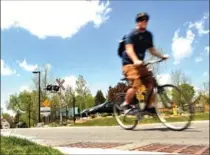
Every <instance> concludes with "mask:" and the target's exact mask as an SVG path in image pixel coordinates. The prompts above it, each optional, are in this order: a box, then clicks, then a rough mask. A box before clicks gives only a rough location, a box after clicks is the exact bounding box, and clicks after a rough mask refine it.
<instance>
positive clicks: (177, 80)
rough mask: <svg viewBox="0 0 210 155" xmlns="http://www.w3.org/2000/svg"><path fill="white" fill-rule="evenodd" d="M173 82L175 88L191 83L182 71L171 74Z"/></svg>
mask: <svg viewBox="0 0 210 155" xmlns="http://www.w3.org/2000/svg"><path fill="white" fill-rule="evenodd" d="M171 81H172V83H173V84H174V85H175V86H180V85H181V84H184V83H190V79H189V77H187V76H186V75H185V74H184V73H183V72H182V71H181V70H175V71H172V72H171Z"/></svg>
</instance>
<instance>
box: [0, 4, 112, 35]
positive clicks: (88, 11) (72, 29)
mask: <svg viewBox="0 0 210 155" xmlns="http://www.w3.org/2000/svg"><path fill="white" fill-rule="evenodd" d="M109 6H110V4H109V1H107V2H100V1H99V0H94V1H2V2H1V28H2V29H3V30H4V29H8V28H11V27H21V28H24V29H26V30H28V31H29V32H30V33H32V34H33V35H36V36H37V37H39V38H41V39H44V38H46V37H48V36H58V37H62V38H67V37H72V36H73V35H75V34H76V33H77V32H78V31H79V30H80V29H81V28H82V27H84V26H85V25H87V24H88V23H93V24H94V26H95V28H98V27H99V26H100V25H101V24H103V23H105V21H106V20H107V19H109V16H108V13H109V12H110V11H111V8H110V7H109ZM11 10H12V11H11ZM26 15H27V16H26Z"/></svg>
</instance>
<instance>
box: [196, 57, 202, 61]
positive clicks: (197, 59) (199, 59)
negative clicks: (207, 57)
mask: <svg viewBox="0 0 210 155" xmlns="http://www.w3.org/2000/svg"><path fill="white" fill-rule="evenodd" d="M195 61H196V62H201V61H203V58H202V57H197V58H196V59H195Z"/></svg>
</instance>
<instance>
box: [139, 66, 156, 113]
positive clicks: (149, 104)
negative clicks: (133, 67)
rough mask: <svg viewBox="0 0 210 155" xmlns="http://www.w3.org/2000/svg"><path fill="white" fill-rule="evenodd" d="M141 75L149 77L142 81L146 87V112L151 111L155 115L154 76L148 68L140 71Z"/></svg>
mask: <svg viewBox="0 0 210 155" xmlns="http://www.w3.org/2000/svg"><path fill="white" fill-rule="evenodd" d="M140 72H141V73H140V74H141V75H143V76H147V75H150V76H147V77H146V78H144V79H143V80H142V83H143V84H144V85H145V87H146V108H145V109H146V110H149V111H150V112H152V113H155V109H154V105H153V104H154V103H155V95H154V93H153V86H154V78H153V76H152V72H151V71H149V70H148V69H147V68H146V67H145V68H144V67H143V68H141V69H140Z"/></svg>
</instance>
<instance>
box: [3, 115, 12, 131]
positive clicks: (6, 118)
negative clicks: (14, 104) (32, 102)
mask: <svg viewBox="0 0 210 155" xmlns="http://www.w3.org/2000/svg"><path fill="white" fill-rule="evenodd" d="M2 116H3V119H5V120H7V122H8V123H9V124H10V127H12V128H13V127H15V122H14V121H15V119H14V117H12V116H10V115H9V114H8V113H3V114H2Z"/></svg>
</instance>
